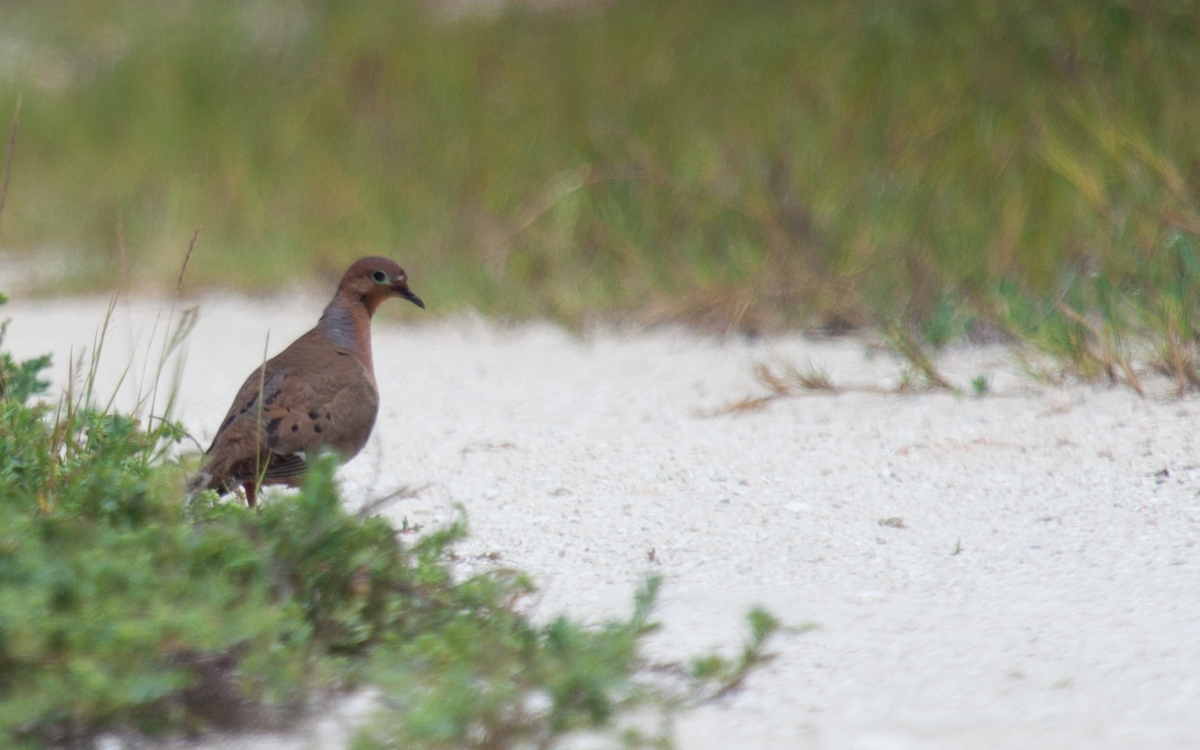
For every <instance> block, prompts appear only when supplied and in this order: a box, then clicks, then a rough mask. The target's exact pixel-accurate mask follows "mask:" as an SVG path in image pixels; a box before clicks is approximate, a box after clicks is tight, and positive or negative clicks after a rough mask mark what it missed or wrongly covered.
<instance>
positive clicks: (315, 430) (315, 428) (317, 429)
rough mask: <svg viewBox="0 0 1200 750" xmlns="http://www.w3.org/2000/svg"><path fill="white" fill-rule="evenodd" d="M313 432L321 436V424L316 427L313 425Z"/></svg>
mask: <svg viewBox="0 0 1200 750" xmlns="http://www.w3.org/2000/svg"><path fill="white" fill-rule="evenodd" d="M313 432H315V433H317V434H318V435H320V434H321V425H319V424H315V425H313Z"/></svg>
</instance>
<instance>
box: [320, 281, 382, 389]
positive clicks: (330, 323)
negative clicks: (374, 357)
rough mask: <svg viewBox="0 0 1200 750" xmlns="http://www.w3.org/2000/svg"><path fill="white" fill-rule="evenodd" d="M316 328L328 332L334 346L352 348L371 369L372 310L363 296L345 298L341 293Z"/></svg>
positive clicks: (357, 357)
mask: <svg viewBox="0 0 1200 750" xmlns="http://www.w3.org/2000/svg"><path fill="white" fill-rule="evenodd" d="M317 327H318V328H320V329H321V330H323V331H324V332H325V334H326V335H327V336H329V338H330V340H331V341H333V343H334V345H335V346H337V347H340V348H342V349H346V350H347V351H349V352H350V353H351V354H352V355H353V356H354V357H355V358H356V359H357V360H358V361H359V362H361V363H362V364H363V365H364V366H365V367H366V368H367V371H368V372H370V371H371V370H372V369H373V365H372V362H371V311H370V310H368V309H367V306H366V305H365V304H364V303H363V301H362V300H360V299H346V298H345V296H344V295H343V294H341V293H339V294H338V295H337V296H336V297H334V298H333V301H332V302H330V303H329V305H328V307H326V308H325V312H323V313H321V320H320V321H318V323H317Z"/></svg>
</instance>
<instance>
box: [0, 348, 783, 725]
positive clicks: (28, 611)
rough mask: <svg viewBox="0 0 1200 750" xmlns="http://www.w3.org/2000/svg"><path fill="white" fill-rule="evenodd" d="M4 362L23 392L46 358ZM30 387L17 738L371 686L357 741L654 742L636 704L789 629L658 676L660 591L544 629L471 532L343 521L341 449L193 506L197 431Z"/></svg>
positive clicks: (682, 695) (4, 693) (0, 650)
mask: <svg viewBox="0 0 1200 750" xmlns="http://www.w3.org/2000/svg"><path fill="white" fill-rule="evenodd" d="M3 363H4V366H5V374H6V376H7V377H8V382H10V383H12V382H15V378H14V373H28V374H29V377H30V378H32V380H31V381H30V382H32V383H35V384H36V383H38V382H39V381H37V379H36V377H37V374H38V372H39V371H40V370H41V369H43V368H44V367H45V362H44V361H42V360H33V361H31V362H23V363H13V362H12V361H11V359H4V360H3ZM38 389H39V387H38V386H36V385H35V386H32V387H28V388H27V390H31V391H37V390H38ZM18 395H19V393H18V392H17V391H16V390H13V389H10V391H9V397H8V398H5V399H2V400H0V745H3V746H5V747H31V748H33V747H39V746H43V745H47V744H50V745H54V744H58V743H61V742H64V741H86V740H88V739H89V738H90V737H92V736H94V735H95V733H97V732H99V731H102V730H105V729H112V728H122V727H125V728H128V727H132V728H136V729H139V730H141V731H143V732H148V733H153V734H158V733H164V732H170V731H176V730H184V729H186V730H189V731H200V730H203V729H204V728H206V727H209V726H213V725H223V726H236V725H237V724H238V722H240V721H242V720H243V719H245V718H248V717H249V716H252V715H258V713H261V712H264V711H270V710H272V709H282V708H287V707H292V706H298V705H301V704H302V703H303V701H304V699H305V697H306V696H307V695H309V694H311V693H312V692H313V691H315V690H317V689H321V688H327V687H337V686H346V685H351V684H354V683H356V682H359V681H362V680H366V681H369V682H370V683H371V684H375V685H378V686H379V687H380V688H381V689H382V691H383V696H384V699H383V702H384V707H383V709H382V710H381V712H380V714H379V716H377V718H376V719H375V721H374V722H373V723H372V724H371V725H370V727H369V729H368V730H367V731H366V732H365V733H364V734H363V735H362V736H361V737H360V738H359V740H358V743H359V746H360V747H369V748H375V747H397V746H400V747H430V748H435V747H467V746H478V747H488V748H510V747H513V748H515V747H529V746H535V745H536V746H538V747H552V746H554V745H555V744H557V742H558V741H559V740H560V739H561V738H562V737H563V736H564V735H566V734H567V733H568V732H572V731H576V730H581V729H586V730H591V731H601V732H623V734H622V737H623V738H624V740H626V741H628V742H631V743H635V744H636V743H642V744H645V743H650V742H654V741H658V739H661V737H658V736H657V735H655V736H649V735H647V736H642V735H639V734H637V733H636V732H635V731H634V730H633V729H632V728H630V727H628V726H626V725H625V723H624V717H625V716H626V715H627V714H628V713H629V712H631V711H634V710H645V709H649V710H653V711H657V712H659V713H662V714H664V715H665V714H667V713H669V712H671V711H673V710H675V709H677V708H679V707H681V706H683V705H685V703H686V702H687V701H688V700H695V699H696V698H697V696H700V695H701V694H702V693H703V691H705V690H708V689H710V687H711V683H712V681H713V679H714V676H715V678H716V679H717V680H718V681H719V682H720V681H723V682H724V683H725V684H728V685H731V686H732V685H734V684H735V683H736V682H739V681H740V680H741V678H742V677H743V676H744V674H745V673H746V671H748V670H749V669H751V668H752V667H753V666H754V665H755V664H757V663H758V661H760V660H761V659H762V658H763V648H764V645H765V640H766V637H767V636H769V635H770V633H771V632H773V631H774V629H775V625H774V624H773V621H772V623H771V625H770V627H769V628H768V629H767V630H765V631H764V630H763V629H762V628H761V627H759V626H756V630H755V632H754V634H753V637H752V639H751V641H750V642H749V644H748V645H747V650H746V654H748V655H749V656H748V657H747V656H743V658H742V659H741V661H739V662H736V663H727V662H724V661H722V660H720V659H716V658H715V657H707V659H706V660H705V663H711V664H715V665H716V667H715V668H713V669H706V670H703V672H701V671H697V672H696V673H695V674H694V675H690V676H688V677H687V679H685V680H683V681H682V682H681V683H679V684H677V685H673V686H664V685H660V684H658V683H657V682H656V681H655V680H654V679H653V676H654V674H655V672H654V670H651V669H649V667H650V665H649V664H648V663H647V662H646V661H645V660H644V659H643V658H642V657H641V656H640V654H639V645H640V642H641V639H642V637H643V636H644V635H645V634H646V633H648V632H649V631H650V630H651V629H652V625H651V623H650V622H649V615H650V609H651V607H652V605H653V600H654V595H655V592H656V591H657V588H658V581H657V579H651V580H649V581H648V582H647V584H646V587H645V588H644V590H643V591H642V592H640V593H639V594H638V598H637V604H636V607H635V611H634V614H633V616H632V617H631V619H630V620H629V621H628V622H617V623H609V624H606V625H603V626H601V627H599V628H589V627H585V626H583V625H581V624H579V623H577V622H574V621H572V620H570V619H569V618H566V617H561V616H560V617H557V618H555V619H554V620H552V621H551V622H550V623H549V624H545V625H543V624H539V623H537V622H536V621H534V620H532V619H531V618H530V616H529V615H528V614H527V612H526V610H525V608H524V607H523V606H522V600H523V597H525V596H526V595H527V594H529V593H530V592H532V591H533V586H532V584H531V582H530V580H529V579H528V577H527V576H525V575H523V574H521V573H519V572H516V571H511V570H503V569H499V570H493V571H489V572H485V573H482V574H479V575H475V576H470V577H466V578H462V577H460V576H458V575H456V574H455V571H454V567H453V560H454V555H453V545H454V544H455V543H456V542H457V541H459V540H460V539H462V538H463V537H464V536H465V534H466V523H465V521H464V520H462V519H459V520H458V521H456V522H454V523H452V524H450V525H448V526H447V527H445V528H443V529H440V530H435V531H433V532H430V533H428V534H426V535H424V536H423V537H421V538H420V539H419V540H418V541H416V542H415V543H413V544H411V545H406V544H403V543H402V542H401V541H400V540H399V537H398V535H397V531H396V530H395V529H393V528H392V527H391V526H390V525H389V524H387V523H386V522H385V521H384V520H382V519H380V518H360V517H359V516H357V515H353V514H349V513H347V512H346V511H345V510H344V509H343V507H342V501H341V497H340V495H339V493H338V489H337V487H336V485H335V482H334V479H333V476H334V470H335V468H336V462H335V461H334V459H333V458H332V457H330V456H325V457H323V458H321V459H320V460H319V461H317V462H316V465H315V467H314V469H313V471H312V472H311V473H310V475H309V477H308V479H307V480H306V482H305V484H304V487H303V488H302V489H301V491H300V492H299V494H297V495H294V496H288V497H278V496H277V497H276V498H275V499H274V500H273V501H268V502H266V503H264V504H262V505H261V506H260V507H259V509H258V510H257V511H255V510H251V509H248V508H246V507H244V506H242V505H241V504H239V503H237V502H236V501H233V502H229V501H223V500H220V499H218V498H217V497H216V496H215V494H213V493H204V494H201V495H198V496H196V497H193V498H187V497H185V496H184V494H183V489H182V487H183V484H184V481H183V479H184V478H183V474H182V470H181V468H180V466H179V465H178V464H177V463H176V462H174V461H172V460H167V459H165V458H164V456H166V455H168V454H169V449H170V447H171V446H172V445H174V444H175V443H177V442H178V441H179V440H180V439H181V437H182V436H183V434H184V433H183V430H182V428H181V427H180V426H179V425H177V424H174V423H172V422H170V421H169V420H159V419H155V420H150V424H152V425H153V427H146V426H144V425H143V424H141V423H140V422H139V421H138V420H136V419H134V418H132V417H129V416H124V415H120V414H117V413H113V412H110V411H106V410H103V409H100V408H97V407H96V406H94V405H92V404H89V403H87V402H86V401H85V402H83V403H72V402H71V401H70V400H68V399H64V401H63V402H62V403H60V404H59V405H58V407H52V406H48V405H46V404H44V403H35V404H32V405H28V404H26V403H25V402H24V400H22V399H18V397H17V396H18ZM753 622H756V623H759V621H758V620H753ZM759 625H761V623H759ZM656 737H658V739H656Z"/></svg>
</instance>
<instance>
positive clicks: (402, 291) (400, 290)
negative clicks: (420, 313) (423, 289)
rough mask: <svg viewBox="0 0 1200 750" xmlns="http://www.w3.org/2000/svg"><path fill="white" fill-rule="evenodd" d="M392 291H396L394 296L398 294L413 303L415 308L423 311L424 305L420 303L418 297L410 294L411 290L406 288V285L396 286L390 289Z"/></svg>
mask: <svg viewBox="0 0 1200 750" xmlns="http://www.w3.org/2000/svg"><path fill="white" fill-rule="evenodd" d="M392 289H394V290H395V291H396V294H399V295H400V296H401V297H403V298H404V299H406V300H408V301H409V302H411V303H413V304H414V305H416V306H417V307H419V308H421V309H422V310H424V309H425V303H424V302H422V301H421V298H420V297H418V296H417V295H415V294H413V293H412V290H411V289H409V288H408V284H397V285H396V286H394V287H392Z"/></svg>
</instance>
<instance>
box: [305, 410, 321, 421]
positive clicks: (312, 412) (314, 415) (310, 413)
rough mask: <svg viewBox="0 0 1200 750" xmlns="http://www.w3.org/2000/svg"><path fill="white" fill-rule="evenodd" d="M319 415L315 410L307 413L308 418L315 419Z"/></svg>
mask: <svg viewBox="0 0 1200 750" xmlns="http://www.w3.org/2000/svg"><path fill="white" fill-rule="evenodd" d="M319 416H321V415H320V414H317V413H316V412H315V411H310V412H309V413H308V418H309V419H316V418H317V417H319Z"/></svg>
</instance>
